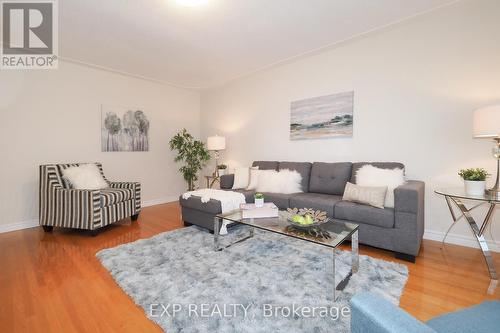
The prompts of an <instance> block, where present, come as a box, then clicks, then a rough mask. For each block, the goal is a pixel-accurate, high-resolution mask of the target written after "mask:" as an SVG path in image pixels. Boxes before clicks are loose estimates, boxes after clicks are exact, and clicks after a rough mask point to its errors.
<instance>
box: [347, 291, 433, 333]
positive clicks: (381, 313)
mask: <svg viewBox="0 0 500 333" xmlns="http://www.w3.org/2000/svg"><path fill="white" fill-rule="evenodd" d="M351 332H352V333H365V332H370V333H400V332H405V333H436V332H435V331H434V330H433V329H432V328H430V327H429V326H427V325H425V324H424V323H422V322H421V321H419V320H417V319H416V318H414V317H412V316H410V315H409V314H408V313H407V312H405V311H404V310H402V309H400V308H399V307H397V306H395V305H394V304H392V303H390V302H388V301H386V300H384V299H382V298H380V297H378V296H375V295H374V294H371V293H362V294H358V295H356V296H354V297H353V298H352V299H351Z"/></svg>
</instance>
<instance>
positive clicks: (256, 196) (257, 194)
mask: <svg viewBox="0 0 500 333" xmlns="http://www.w3.org/2000/svg"><path fill="white" fill-rule="evenodd" d="M253 197H254V198H255V199H264V194H262V193H255V195H254V196H253Z"/></svg>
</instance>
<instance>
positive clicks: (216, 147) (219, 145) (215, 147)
mask: <svg viewBox="0 0 500 333" xmlns="http://www.w3.org/2000/svg"><path fill="white" fill-rule="evenodd" d="M207 149H208V150H211V151H213V152H214V153H215V171H214V177H218V176H219V168H218V166H219V151H221V150H224V149H226V138H225V137H223V136H218V135H215V136H209V137H208V138H207Z"/></svg>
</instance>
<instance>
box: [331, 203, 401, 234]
mask: <svg viewBox="0 0 500 333" xmlns="http://www.w3.org/2000/svg"><path fill="white" fill-rule="evenodd" d="M334 216H335V218H336V219H339V220H348V221H352V222H354V223H365V224H370V225H374V226H377V227H383V228H394V209H391V208H385V209H380V208H375V207H371V206H367V205H363V204H358V203H354V202H349V201H341V202H339V203H337V204H336V205H335V210H334Z"/></svg>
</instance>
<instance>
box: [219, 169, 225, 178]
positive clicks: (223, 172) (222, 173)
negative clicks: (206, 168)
mask: <svg viewBox="0 0 500 333" xmlns="http://www.w3.org/2000/svg"><path fill="white" fill-rule="evenodd" d="M218 172H219V177H221V176H224V175H225V174H226V169H219V170H218Z"/></svg>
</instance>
